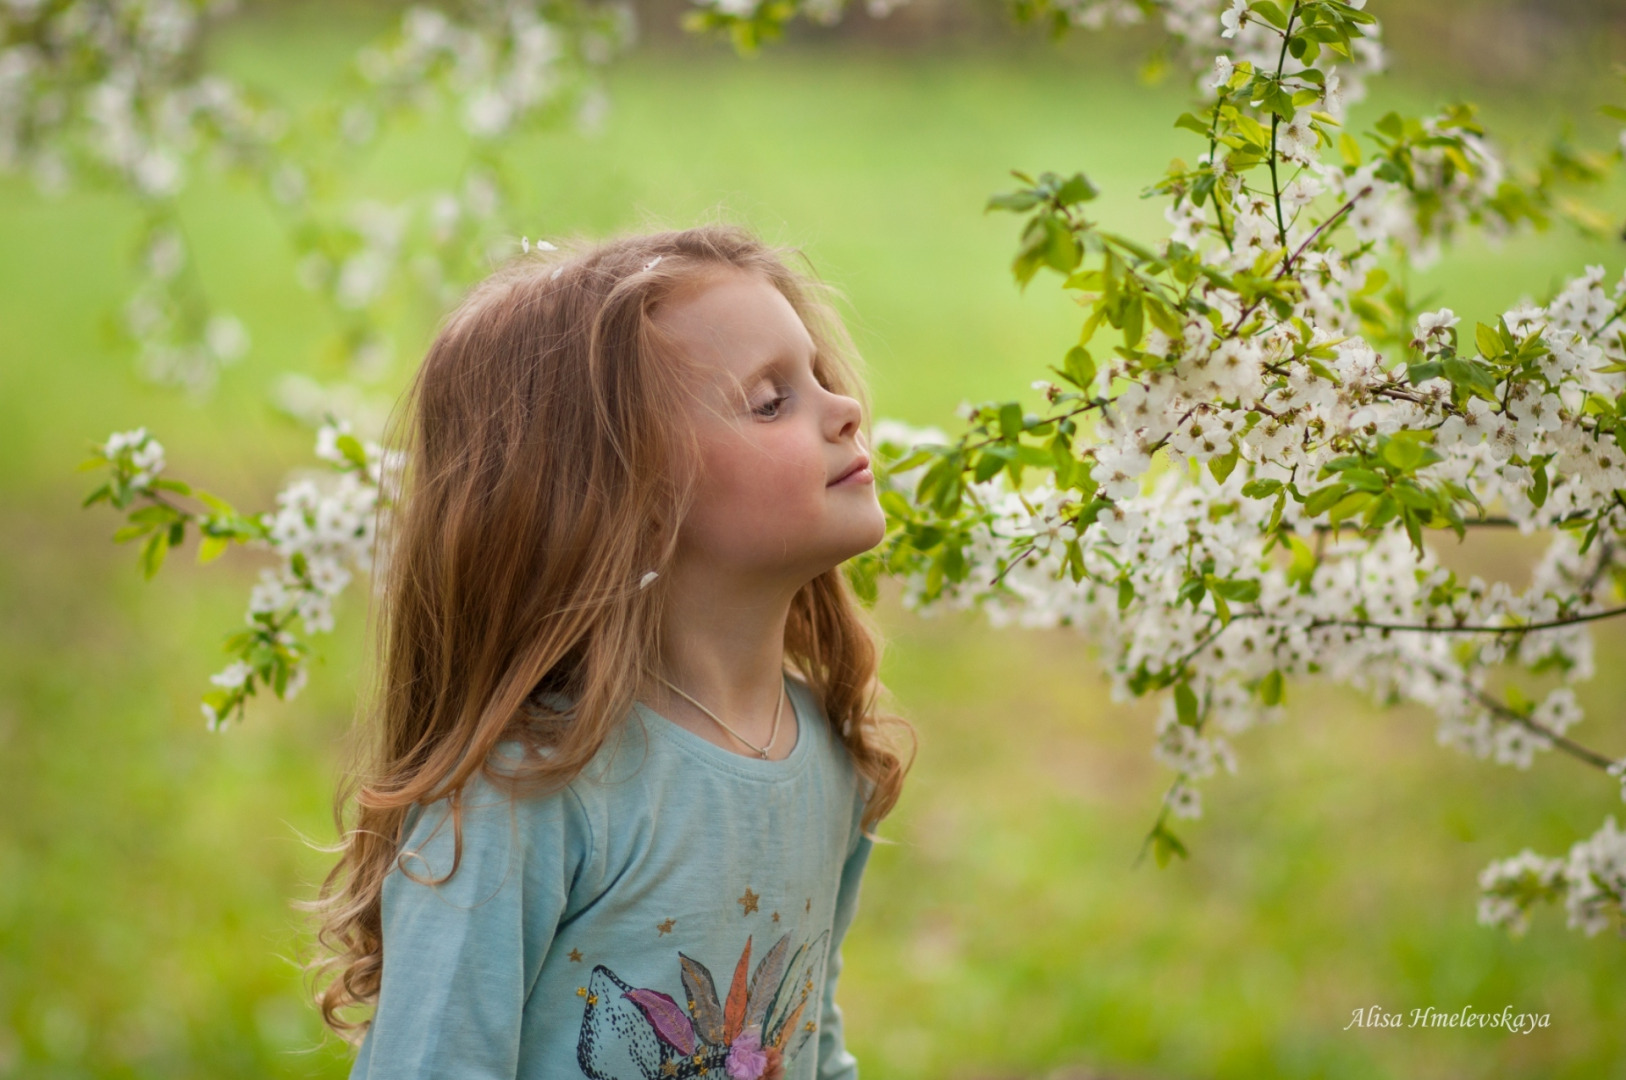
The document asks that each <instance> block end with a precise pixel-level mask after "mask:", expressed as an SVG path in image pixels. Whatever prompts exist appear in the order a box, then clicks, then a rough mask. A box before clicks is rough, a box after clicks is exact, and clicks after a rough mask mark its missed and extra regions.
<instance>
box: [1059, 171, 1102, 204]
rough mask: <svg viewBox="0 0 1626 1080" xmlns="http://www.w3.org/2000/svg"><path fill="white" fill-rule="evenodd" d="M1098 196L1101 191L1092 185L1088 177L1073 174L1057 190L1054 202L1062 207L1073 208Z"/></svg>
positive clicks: (1081, 174)
mask: <svg viewBox="0 0 1626 1080" xmlns="http://www.w3.org/2000/svg"><path fill="white" fill-rule="evenodd" d="M1099 194H1101V189H1100V188H1098V187H1096V186H1095V185H1094V184H1092V183H1091V182H1090V178H1089V177H1087V176H1085V175H1084V174H1083V173H1074V174H1073V175H1072V176H1070V177H1068V178H1067V182H1066V183H1064V184H1062V185H1061V187H1060V188H1058V189H1057V191H1056V201H1057V202H1058V203H1060V204H1061V205H1063V206H1074V205H1076V204H1078V203H1081V202H1089V201H1090V200H1091V199H1093V198H1095V197H1096V196H1097V195H1099Z"/></svg>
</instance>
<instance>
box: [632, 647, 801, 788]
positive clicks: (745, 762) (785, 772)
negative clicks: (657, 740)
mask: <svg viewBox="0 0 1626 1080" xmlns="http://www.w3.org/2000/svg"><path fill="white" fill-rule="evenodd" d="M785 687H786V693H788V694H789V695H790V707H791V709H792V710H793V711H794V712H795V714H796V745H794V746H792V747H791V748H790V753H789V754H786V755H785V756H784V757H782V758H780V759H778V760H773V761H770V760H765V759H763V758H759V757H748V756H746V755H745V754H736V753H735V752H734V751H732V750H725V749H724V748H723V747H721V746H718V745H717V744H716V743H714V742H712V741H711V740H710V739H705V738H702V737H701V736H699V735H696V734H695V733H694V732H692V731H690V730H689V729H688V728H686V727H684V726H683V725H681V724H679V723H677V722H676V721H675V720H671V719H669V718H668V717H666V716H664V715H662V714H661V713H658V712H656V711H655V710H654V709H652V708H650V707H649V706H648V705H646V704H644V703H643V702H642V701H635V702H634V703H633V705H634V708H636V709H641V710H643V712H644V713H645V714H647V716H648V717H649V719H647V720H646V721H645V723H644V725H643V726H644V729H645V730H646V731H655V732H658V733H659V737H661V738H663V739H665V740H666V741H667V742H669V743H671V744H672V745H673V746H675V747H677V748H678V749H679V750H681V751H683V752H684V753H686V754H688V755H689V756H690V757H694V758H698V759H700V760H702V761H704V762H706V763H707V764H708V765H712V766H714V767H717V768H721V769H724V770H726V771H728V772H732V773H735V774H736V775H739V776H746V777H749V778H751V779H753V780H783V779H785V778H787V777H790V776H794V775H796V774H797V773H799V772H801V771H802V769H803V768H805V767H806V765H807V761H808V758H809V757H810V756H811V755H810V747H809V744H810V743H811V742H812V740H813V738H814V736H813V735H812V734H811V730H810V725H811V724H812V718H810V717H809V715H808V714H809V713H810V712H812V711H813V710H812V709H804V708H803V707H802V703H801V701H800V699H801V696H802V691H803V690H804V689H805V688H804V687H803V686H802V685H801V683H800V682H798V681H797V680H796V679H794V678H792V677H791V676H790V675H789V674H788V673H787V674H786V676H785Z"/></svg>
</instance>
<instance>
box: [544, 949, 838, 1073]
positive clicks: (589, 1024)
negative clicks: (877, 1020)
mask: <svg viewBox="0 0 1626 1080" xmlns="http://www.w3.org/2000/svg"><path fill="white" fill-rule="evenodd" d="M829 939H830V932H829V931H828V930H826V931H825V932H824V933H822V934H820V935H819V936H818V938H817V939H815V940H814V941H812V942H805V943H803V944H802V945H799V946H797V947H796V948H795V949H794V950H792V949H791V947H790V934H788V933H787V934H784V935H782V936H781V937H780V938H779V939H778V940H777V941H775V942H774V943H773V944H772V945H771V946H769V947H768V949H767V951H766V952H763V953H761V955H760V958H759V959H757V961H756V963H755V966H753V965H752V962H751V959H752V957H751V952H752V944H753V941H752V938H750V937H747V938H746V939H745V945H744V947H743V948H741V950H740V955H739V958H738V959H737V960H736V961H735V963H734V973H733V977H732V978H731V979H730V981H729V987H728V993H727V996H726V997H721V998H720V997H719V996H718V992H717V983H716V980H715V979H714V978H713V977H712V974H711V970H710V969H709V968H708V967H706V965H705V964H703V963H701V962H700V961H699V960H696V959H695V958H694V957H691V956H686V955H684V954H683V953H681V952H680V953H678V957H677V959H678V981H677V987H678V988H680V989H681V991H682V994H681V997H677V998H674V997H673V996H672V995H670V994H668V993H666V992H665V991H664V990H658V989H655V988H653V987H634V986H629V985H628V984H627V983H626V982H624V981H623V980H622V979H620V978H619V977H618V976H617V975H616V974H615V972H613V971H611V970H610V969H609V968H607V967H605V966H604V965H603V964H599V965H598V966H596V967H594V968H593V974H592V976H591V978H589V980H588V983H587V985H586V986H585V987H581V988H579V989H578V990H577V993H578V994H580V995H581V996H582V998H583V999H584V1011H583V1013H582V1026H581V1035H580V1037H579V1038H578V1040H577V1043H576V1060H577V1063H578V1064H580V1065H581V1069H582V1072H583V1074H585V1075H586V1076H587V1077H588V1078H589V1080H668V1078H673V1077H678V1078H686V1077H702V1076H704V1077H710V1078H712V1080H781V1078H782V1077H784V1076H785V1075H786V1073H787V1071H788V1069H789V1067H790V1063H791V1062H792V1060H794V1059H795V1058H796V1056H797V1055H798V1054H799V1053H800V1052H801V1050H802V1048H803V1047H804V1046H805V1045H806V1043H807V1041H808V1039H809V1038H810V1037H811V1036H812V1034H813V1032H814V1031H815V1030H816V1029H817V1026H818V1025H817V1019H816V1018H817V1017H818V1015H819V1009H818V1005H819V995H820V994H821V993H822V986H823V969H824V962H825V959H826V957H825V952H826V949H827V948H828V945H829Z"/></svg>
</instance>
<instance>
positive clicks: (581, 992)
mask: <svg viewBox="0 0 1626 1080" xmlns="http://www.w3.org/2000/svg"><path fill="white" fill-rule="evenodd" d="M576 996H577V997H586V996H587V987H585V986H578V987H576Z"/></svg>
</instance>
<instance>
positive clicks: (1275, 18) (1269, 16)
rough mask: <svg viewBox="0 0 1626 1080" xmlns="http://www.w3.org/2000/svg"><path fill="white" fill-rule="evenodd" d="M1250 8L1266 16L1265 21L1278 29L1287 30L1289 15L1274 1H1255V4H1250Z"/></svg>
mask: <svg viewBox="0 0 1626 1080" xmlns="http://www.w3.org/2000/svg"><path fill="white" fill-rule="evenodd" d="M1248 8H1249V10H1251V11H1256V12H1258V13H1259V14H1260V15H1262V16H1264V18H1265V21H1266V22H1268V23H1270V25H1272V26H1274V27H1275V28H1276V29H1278V30H1286V29H1287V13H1286V12H1285V11H1283V10H1282V9H1281V7H1280V6H1279V5H1278V4H1276V3H1274V0H1253V3H1251V4H1249V5H1248Z"/></svg>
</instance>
